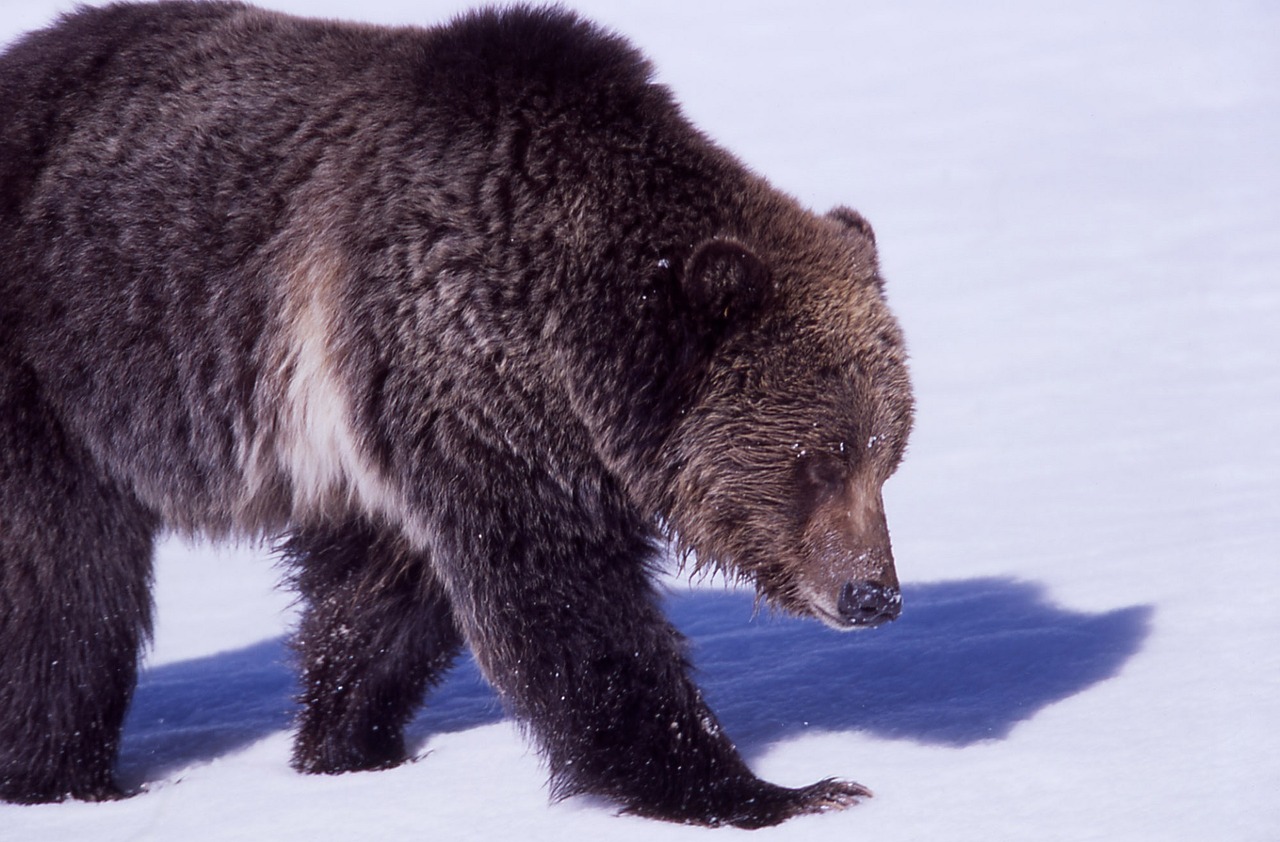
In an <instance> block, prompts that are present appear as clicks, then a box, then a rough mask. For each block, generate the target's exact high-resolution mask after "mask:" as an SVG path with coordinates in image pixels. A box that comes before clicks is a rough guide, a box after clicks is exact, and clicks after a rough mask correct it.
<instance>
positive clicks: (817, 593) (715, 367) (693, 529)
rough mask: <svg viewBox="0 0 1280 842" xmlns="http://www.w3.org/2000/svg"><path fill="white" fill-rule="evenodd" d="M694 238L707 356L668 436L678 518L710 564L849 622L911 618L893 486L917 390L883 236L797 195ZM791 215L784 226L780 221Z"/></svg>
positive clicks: (796, 609)
mask: <svg viewBox="0 0 1280 842" xmlns="http://www.w3.org/2000/svg"><path fill="white" fill-rule="evenodd" d="M752 217H754V218H756V219H767V220H769V222H768V224H760V225H757V226H754V230H752V226H748V227H747V230H745V231H744V232H743V236H740V237H733V238H730V237H713V238H710V239H707V240H705V241H704V242H702V243H701V244H699V245H697V246H695V247H694V249H693V250H692V252H691V254H690V256H689V257H688V259H687V260H686V261H685V262H684V265H683V270H682V275H681V278H682V280H681V283H682V285H683V288H684V291H685V295H686V297H687V300H688V304H689V309H690V311H692V312H695V313H698V314H700V318H701V319H702V321H703V326H702V329H703V335H704V336H705V337H707V343H706V344H707V348H708V350H707V353H706V354H705V355H704V357H703V364H702V365H701V366H700V368H699V376H698V382H697V384H696V386H694V387H693V388H692V389H691V397H690V399H689V400H688V402H687V405H686V406H684V407H682V410H681V417H680V419H679V422H678V425H677V427H676V429H675V431H674V433H673V435H672V436H671V437H670V438H669V439H668V441H667V454H666V460H665V461H666V464H667V465H669V466H671V474H670V478H669V481H668V485H667V500H666V505H665V506H664V509H665V513H664V514H665V516H666V517H667V519H668V523H669V526H670V528H671V529H672V531H673V532H674V533H675V534H676V536H677V540H678V544H679V546H680V548H681V550H682V551H684V552H685V554H686V555H687V554H688V553H689V552H692V555H693V556H694V558H695V559H696V564H697V565H698V566H700V567H701V566H704V565H711V566H714V567H717V568H720V569H722V570H724V571H726V572H727V573H729V574H730V575H731V576H735V577H739V578H743V579H746V580H750V581H752V582H754V584H755V585H756V587H757V591H758V593H759V594H760V595H761V596H763V597H764V598H765V599H766V600H767V601H768V602H769V603H771V604H774V605H776V606H778V607H780V608H782V609H784V610H788V611H791V612H793V613H797V614H801V615H807V616H812V617H816V618H818V619H820V620H822V621H823V622H825V623H826V624H827V625H829V626H832V627H834V628H837V629H853V628H858V627H868V626H873V625H878V624H880V623H882V622H885V621H887V620H892V619H894V618H896V617H897V616H898V613H899V611H900V608H901V595H900V591H899V588H898V578H897V574H896V572H895V569H894V563H893V553H892V550H891V547H890V543H889V530H888V527H887V525H886V521H885V512H884V504H883V501H882V496H881V487H882V485H883V484H884V482H885V481H886V480H887V479H888V478H889V476H890V475H892V474H893V472H894V471H895V469H896V468H897V467H898V464H899V462H900V461H901V460H902V457H903V453H904V450H905V448H906V445H907V437H908V434H909V432H910V429H911V424H912V412H913V401H912V394H911V385H910V381H909V379H908V375H907V367H906V353H905V349H904V346H903V339H902V334H901V331H900V330H899V327H898V324H897V322H896V320H895V319H894V317H893V316H892V314H891V313H890V312H889V310H888V307H887V306H886V304H885V301H884V295H883V284H882V281H881V279H880V275H879V271H878V266H877V258H876V247H875V237H874V234H873V232H872V230H871V226H870V225H869V224H868V223H867V222H866V220H864V219H863V218H862V216H860V215H859V214H858V213H856V212H855V211H852V210H849V209H847V208H837V209H836V210H834V211H832V212H830V213H829V214H827V215H826V216H824V217H819V216H815V215H812V214H809V213H806V212H802V211H799V210H798V209H796V208H794V207H773V208H769V209H767V210H765V211H762V212H759V213H755V214H752ZM780 219H783V220H785V221H786V224H779V222H778V221H779V220H780Z"/></svg>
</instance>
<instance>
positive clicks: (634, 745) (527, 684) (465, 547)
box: [437, 472, 869, 827]
mask: <svg viewBox="0 0 1280 842" xmlns="http://www.w3.org/2000/svg"><path fill="white" fill-rule="evenodd" d="M473 475H474V472H473ZM504 492H506V493H510V494H511V495H512V496H511V498H510V499H501V498H500V497H498V496H497V495H501V494H503V493H504ZM463 506H465V508H463ZM437 509H445V510H446V511H445V512H444V514H445V517H443V518H441V523H442V524H443V525H444V528H443V529H442V535H443V539H444V543H445V544H446V551H445V552H444V553H442V559H441V564H440V571H441V573H440V575H441V579H442V580H443V581H444V582H445V586H446V589H447V590H448V591H449V594H450V597H451V602H452V604H453V605H454V606H455V610H456V611H457V619H458V622H459V625H460V627H461V628H462V631H463V634H464V636H465V637H466V639H467V642H468V643H469V644H470V646H471V647H472V649H473V650H474V652H475V654H476V656H477V659H478V661H479V662H480V665H481V667H482V669H483V670H484V672H485V674H486V676H487V677H488V679H489V680H490V681H491V683H493V684H494V685H495V686H496V687H497V688H498V690H499V691H500V692H501V694H502V696H503V697H504V700H505V701H506V703H507V704H508V706H509V707H510V709H511V710H512V712H513V713H514V714H515V715H516V716H517V717H518V718H519V719H520V720H521V721H522V722H523V723H525V724H526V726H527V727H528V728H529V730H530V732H531V733H532V734H533V735H534V737H535V738H536V739H537V741H538V742H539V743H540V745H541V748H542V750H543V753H544V755H545V757H546V759H547V761H548V764H549V766H550V771H551V781H552V788H553V794H554V795H555V796H556V797H566V796H569V795H573V794H578V793H592V794H596V795H601V796H605V797H607V798H610V799H612V800H615V801H616V802H618V803H620V804H621V805H622V806H623V808H624V810H625V811H628V812H633V813H637V814H642V815H646V816H651V817H656V818H662V819H667V820H671V821H678V822H687V823H696V824H705V825H721V824H730V825H737V826H741V827H761V826H765V825H770V824H776V823H778V822H780V821H782V820H784V819H786V818H788V817H790V816H793V815H796V814H798V813H805V812H817V811H822V810H826V809H831V808H839V807H844V806H847V805H849V804H851V803H853V802H854V801H856V799H857V798H859V797H862V796H865V795H868V794H869V793H868V792H867V791H866V790H865V789H863V788H862V787H860V786H858V785H856V784H847V783H842V782H836V781H823V782H821V783H819V784H815V785H814V786H811V787H807V788H804V789H798V790H793V789H787V788H784V787H780V786H776V785H773V784H770V783H767V782H765V781H762V780H760V779H759V778H757V777H756V776H755V775H754V774H753V773H752V772H751V771H750V769H748V768H747V766H746V764H745V763H744V762H743V760H742V759H741V757H740V756H739V755H738V753H737V750H736V749H735V748H734V746H733V744H732V742H731V741H730V740H729V738H728V737H727V736H726V735H725V734H724V732H723V731H722V730H721V728H720V725H719V724H718V722H717V720H716V718H715V716H714V714H713V713H712V712H711V711H710V710H709V709H708V707H707V706H706V704H705V703H704V702H703V699H702V695H701V693H700V692H699V690H698V688H697V687H696V686H695V685H694V684H693V682H692V681H691V680H690V678H689V676H688V671H689V668H688V664H687V663H686V660H685V657H684V646H683V641H682V638H681V636H680V635H679V633H678V632H677V631H676V630H675V629H673V628H672V627H671V626H670V625H669V624H668V623H667V621H666V620H665V618H664V617H663V615H662V613H661V611H660V610H659V607H658V601H657V597H656V594H655V591H654V588H653V585H652V583H651V578H650V577H651V564H652V561H653V558H654V556H655V552H656V550H655V546H654V544H653V542H652V540H651V537H650V536H651V532H652V530H651V529H650V528H649V527H648V526H647V525H646V524H645V523H644V522H643V521H642V520H640V519H639V518H638V516H637V515H635V514H633V513H632V512H631V511H629V510H628V508H627V507H626V504H625V503H624V502H623V501H621V500H620V499H618V498H616V497H615V498H614V499H613V500H612V501H610V500H600V499H596V500H590V499H588V500H583V499H581V498H577V499H568V498H567V496H566V495H563V494H561V493H560V490H559V488H553V487H551V482H550V481H547V482H543V483H539V482H538V480H537V478H535V477H529V476H522V477H519V478H518V479H517V478H513V479H510V480H507V481H498V480H496V479H490V480H489V482H487V483H485V484H484V485H483V486H482V485H479V484H477V485H475V486H472V487H470V488H468V489H467V490H466V491H465V492H460V491H459V490H458V488H457V487H456V486H454V488H453V489H452V493H451V495H450V500H449V502H447V503H445V504H443V505H440V504H437Z"/></svg>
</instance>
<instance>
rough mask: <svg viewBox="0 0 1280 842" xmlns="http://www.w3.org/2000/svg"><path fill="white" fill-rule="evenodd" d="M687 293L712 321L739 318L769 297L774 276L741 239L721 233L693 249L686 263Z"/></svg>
mask: <svg viewBox="0 0 1280 842" xmlns="http://www.w3.org/2000/svg"><path fill="white" fill-rule="evenodd" d="M683 286H684V293H685V297H686V298H688V300H689V301H690V303H691V304H692V305H693V306H694V308H695V309H696V310H697V311H698V312H699V313H701V314H704V315H705V316H706V317H707V318H708V319H709V320H710V321H711V322H712V323H713V324H725V323H727V322H730V321H736V320H737V319H740V318H742V317H743V316H745V315H747V314H749V313H752V312H754V311H756V310H758V309H759V308H760V306H761V305H762V304H763V303H764V302H765V301H766V300H767V299H768V297H769V292H770V290H771V288H772V286H773V276H772V273H771V272H770V271H769V267H767V266H765V264H764V261H762V260H761V259H760V258H759V257H757V256H756V255H755V253H754V252H753V251H751V249H749V248H747V247H746V246H744V245H743V244H742V243H739V242H736V241H734V240H728V239H723V238H720V237H717V238H714V239H710V240H707V241H705V242H703V243H702V244H701V245H699V246H698V247H697V248H695V249H694V250H693V254H692V255H691V256H690V257H689V260H688V262H687V263H686V264H685V270H684V281H683Z"/></svg>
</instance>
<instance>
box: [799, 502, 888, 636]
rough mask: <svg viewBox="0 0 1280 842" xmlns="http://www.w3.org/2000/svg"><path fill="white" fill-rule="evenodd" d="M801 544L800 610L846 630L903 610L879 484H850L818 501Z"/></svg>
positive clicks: (874, 623)
mask: <svg viewBox="0 0 1280 842" xmlns="http://www.w3.org/2000/svg"><path fill="white" fill-rule="evenodd" d="M859 492H861V493H859ZM802 546H803V547H804V550H803V552H804V558H805V561H804V563H803V564H802V565H801V567H800V569H799V571H798V573H799V577H798V578H799V588H798V593H799V596H800V597H801V602H802V606H801V611H803V612H805V613H808V614H811V615H812V616H814V617H816V618H818V619H820V620H822V622H824V623H826V624H827V625H828V626H830V627H831V628H834V629H840V630H842V631H848V630H851V629H859V628H872V627H874V626H879V625H883V624H884V623H887V622H889V621H891V620H896V619H897V618H898V615H899V614H901V613H902V591H901V590H900V589H899V587H898V575H897V571H896V570H895V569H894V564H893V550H892V548H891V546H890V543H889V529H888V526H887V525H886V523H885V518H884V505H883V503H882V502H881V498H880V494H879V488H867V489H858V488H849V489H847V490H846V492H845V494H844V495H842V496H841V497H838V498H835V499H833V500H830V501H824V503H823V504H820V505H819V506H818V507H817V510H816V512H815V514H814V517H813V518H812V520H811V521H810V524H809V528H808V529H807V530H806V533H805V536H804V539H803V544H802Z"/></svg>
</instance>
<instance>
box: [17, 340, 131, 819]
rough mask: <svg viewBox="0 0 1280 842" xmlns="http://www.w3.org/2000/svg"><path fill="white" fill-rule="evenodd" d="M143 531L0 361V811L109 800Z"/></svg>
mask: <svg viewBox="0 0 1280 842" xmlns="http://www.w3.org/2000/svg"><path fill="white" fill-rule="evenodd" d="M154 530H155V519H154V517H153V516H152V515H151V514H150V513H148V512H147V511H146V510H145V509H143V508H142V507H141V506H140V505H139V504H138V503H137V502H136V501H135V500H134V499H133V498H132V497H131V496H130V495H128V494H126V493H125V492H124V491H122V490H121V489H119V488H118V487H117V486H116V485H115V484H113V483H112V482H110V481H109V480H108V479H106V478H105V477H104V476H103V475H102V473H101V471H99V470H98V469H97V467H96V466H95V465H94V463H93V462H92V460H91V458H90V456H89V454H88V453H87V452H86V451H85V450H84V449H82V448H80V447H78V446H76V445H75V444H74V443H73V442H71V441H70V440H69V439H68V438H67V437H66V436H65V435H64V434H63V433H62V431H61V427H60V425H59V423H58V421H57V419H56V417H55V416H54V415H53V414H52V413H51V412H50V411H48V409H47V407H45V406H44V404H43V402H42V400H41V398H40V396H39V390H38V388H37V386H36V383H35V379H34V377H32V376H31V375H30V373H29V372H27V371H26V370H25V369H24V368H23V367H22V366H20V365H19V364H16V363H15V362H14V361H12V360H6V359H5V358H4V354H3V351H2V350H0V801H14V802H19V803H37V802H47V801H60V800H63V799H65V798H79V799H85V800H91V801H97V800H103V799H108V798H115V797H119V796H120V794H121V793H120V790H119V789H118V788H117V786H116V784H115V781H114V778H113V768H114V765H115V760H116V753H117V748H118V746H119V743H120V730H121V726H122V724H123V722H124V716H125V712H126V709H127V708H128V705H129V699H130V697H131V696H132V694H133V689H134V683H135V680H136V677H137V664H138V654H139V649H140V647H141V645H142V642H143V641H144V640H145V639H146V637H147V636H148V634H149V633H150V628H151V595H150V577H151V551H152V539H153V534H154Z"/></svg>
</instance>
